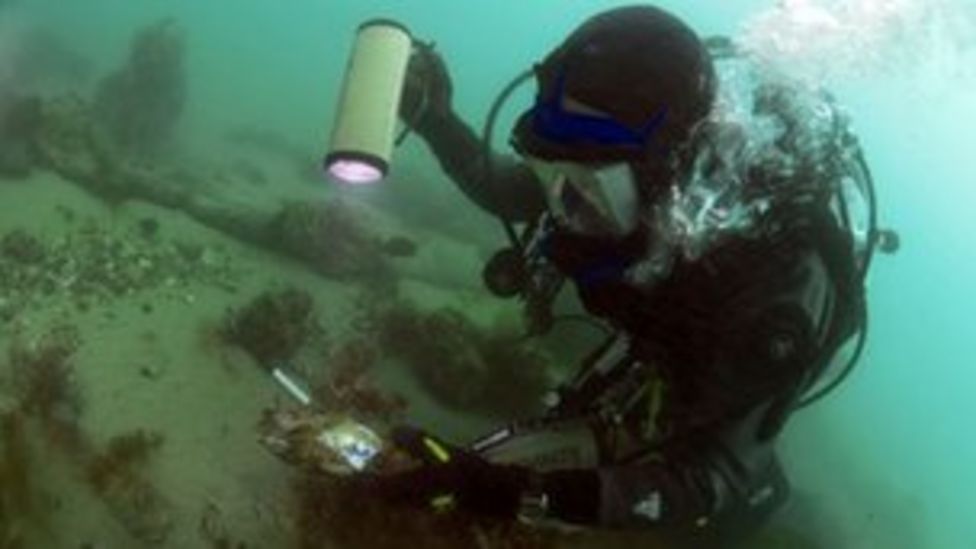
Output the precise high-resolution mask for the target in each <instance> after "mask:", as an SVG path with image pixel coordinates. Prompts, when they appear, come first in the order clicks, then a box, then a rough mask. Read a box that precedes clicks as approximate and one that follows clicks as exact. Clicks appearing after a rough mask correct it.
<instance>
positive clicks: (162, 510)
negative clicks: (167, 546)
mask: <svg viewBox="0 0 976 549" xmlns="http://www.w3.org/2000/svg"><path fill="white" fill-rule="evenodd" d="M162 444H163V438H162V436H161V435H159V434H158V433H155V432H150V431H145V430H142V429H138V430H135V431H132V432H129V433H125V434H122V435H117V436H115V437H113V438H111V439H110V440H109V441H108V443H107V444H106V446H105V448H104V449H103V450H102V451H100V452H94V453H92V454H91V455H90V457H89V458H88V462H87V465H86V466H85V472H86V476H87V478H88V482H89V484H90V485H91V486H92V488H93V490H94V491H95V494H96V495H98V497H99V498H101V500H102V501H103V502H104V503H105V504H106V506H107V507H108V509H109V512H110V513H111V514H112V516H113V517H115V519H116V520H118V521H119V523H120V524H121V525H122V526H123V527H124V528H125V529H126V530H127V531H128V532H129V534H131V535H132V536H133V537H135V538H136V539H139V540H141V541H144V542H148V543H161V542H162V541H164V540H165V539H166V538H167V536H168V535H169V532H170V530H172V527H173V517H174V508H173V505H172V504H171V503H170V502H169V500H167V499H165V498H164V497H163V496H162V494H161V493H160V492H159V491H158V490H157V489H156V487H155V486H153V484H152V483H151V482H149V480H148V479H147V478H146V476H145V474H144V468H145V466H146V465H147V464H148V462H149V459H150V457H151V456H152V455H153V454H154V453H155V452H156V451H157V450H158V449H159V447H160V446H162Z"/></svg>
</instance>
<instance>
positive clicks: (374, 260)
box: [268, 200, 395, 289]
mask: <svg viewBox="0 0 976 549" xmlns="http://www.w3.org/2000/svg"><path fill="white" fill-rule="evenodd" d="M357 214H358V212H357V210H355V209H354V208H353V206H351V205H349V204H348V203H346V202H344V201H341V200H330V201H324V202H293V203H289V204H285V205H284V207H282V209H281V210H280V211H279V212H278V214H277V215H276V216H275V218H274V220H272V222H271V227H270V231H269V235H268V236H269V237H270V239H271V240H272V241H273V242H275V243H277V244H278V245H280V246H283V247H284V248H285V249H284V250H283V251H285V252H286V253H288V254H289V255H292V256H294V257H298V258H300V259H302V260H304V261H305V262H306V263H308V264H309V265H310V266H312V268H314V269H315V270H317V271H318V272H319V273H321V274H323V275H325V276H329V277H332V278H338V279H342V280H349V281H353V282H361V283H363V284H366V285H368V286H369V287H371V288H374V289H388V288H390V287H391V286H392V285H393V284H394V282H395V278H394V273H393V269H392V268H391V266H390V263H389V260H388V257H387V255H388V254H387V252H386V251H385V250H384V248H383V244H384V243H383V241H382V240H381V239H380V238H378V235H377V234H375V233H374V232H373V231H371V230H370V229H369V228H368V226H367V224H366V222H365V221H364V220H363V219H361V218H360V217H358V216H357Z"/></svg>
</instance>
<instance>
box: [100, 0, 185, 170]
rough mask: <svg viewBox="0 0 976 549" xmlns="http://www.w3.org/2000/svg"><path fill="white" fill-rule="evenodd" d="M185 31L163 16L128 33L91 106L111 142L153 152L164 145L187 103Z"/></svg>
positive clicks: (124, 146) (130, 148)
mask: <svg viewBox="0 0 976 549" xmlns="http://www.w3.org/2000/svg"><path fill="white" fill-rule="evenodd" d="M185 49H186V48H185V33H184V31H183V29H182V27H181V26H180V24H179V22H177V21H176V20H175V19H164V20H162V21H159V22H156V23H154V24H152V25H149V26H147V27H145V28H144V29H142V30H141V31H139V32H138V33H137V34H136V36H135V37H134V38H133V40H132V43H131V45H130V49H129V58H128V60H127V62H126V64H125V65H124V66H123V67H122V68H121V69H119V70H118V71H116V72H115V73H113V74H111V75H109V76H108V77H106V78H105V79H104V80H102V82H101V84H100V85H99V88H98V91H97V93H96V96H95V101H94V110H95V114H96V118H97V119H98V121H99V123H100V124H101V125H102V126H104V127H105V128H106V130H107V132H108V134H109V135H110V136H111V138H112V140H113V142H114V143H115V145H116V146H118V147H120V148H122V149H124V150H125V151H126V152H128V153H137V154H144V153H154V152H158V151H159V149H160V148H161V147H162V146H165V145H166V144H168V142H169V140H170V139H171V138H172V136H173V132H174V129H175V127H176V125H177V123H178V122H179V119H180V115H181V114H182V112H183V108H184V103H185V102H186V75H185V71H184V57H185Z"/></svg>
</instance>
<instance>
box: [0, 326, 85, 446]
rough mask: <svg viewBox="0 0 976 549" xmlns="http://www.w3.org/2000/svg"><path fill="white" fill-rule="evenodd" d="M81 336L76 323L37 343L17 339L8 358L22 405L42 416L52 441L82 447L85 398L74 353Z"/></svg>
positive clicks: (54, 330)
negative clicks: (73, 357)
mask: <svg viewBox="0 0 976 549" xmlns="http://www.w3.org/2000/svg"><path fill="white" fill-rule="evenodd" d="M79 342H80V338H79V335H78V332H77V330H76V329H75V328H74V327H72V326H61V327H58V328H55V329H53V330H51V331H50V332H48V333H47V334H45V335H44V336H43V337H42V338H41V339H40V340H39V341H36V342H34V343H33V344H30V345H28V344H25V343H24V342H22V341H14V342H13V344H12V345H11V347H10V349H9V356H8V359H9V361H10V364H11V367H12V368H13V376H14V386H15V389H16V391H17V394H18V395H19V396H20V408H21V410H22V411H23V412H24V413H25V414H27V415H29V416H33V417H36V418H38V419H39V420H40V421H41V424H42V425H43V426H44V429H45V432H46V434H47V435H48V438H49V440H50V441H51V442H54V443H56V444H58V445H60V446H62V447H65V448H66V449H72V448H76V447H78V446H79V444H80V443H81V439H82V435H81V432H80V425H79V421H80V418H81V413H82V411H83V399H82V395H81V391H80V390H79V388H78V384H77V380H76V377H75V372H74V365H73V363H72V361H71V358H72V356H73V355H74V353H75V351H76V350H77V349H78V346H79Z"/></svg>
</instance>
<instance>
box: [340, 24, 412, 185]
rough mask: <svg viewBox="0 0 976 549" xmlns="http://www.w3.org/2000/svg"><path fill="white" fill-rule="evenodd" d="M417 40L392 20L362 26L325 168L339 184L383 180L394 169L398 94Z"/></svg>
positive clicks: (351, 57)
mask: <svg viewBox="0 0 976 549" xmlns="http://www.w3.org/2000/svg"><path fill="white" fill-rule="evenodd" d="M412 52H413V39H412V38H411V36H410V32H409V31H408V30H407V28H406V27H404V26H403V25H401V24H400V23H397V22H395V21H391V20H389V19H374V20H371V21H367V22H365V23H363V24H362V25H360V27H359V31H358V34H357V36H356V42H355V44H354V45H353V49H352V53H351V54H350V57H349V62H348V64H347V66H346V75H345V80H344V82H343V87H342V93H341V95H340V98H339V107H338V109H337V111H336V118H335V123H334V124H333V130H332V139H331V144H330V146H329V152H328V153H327V154H326V156H325V160H324V163H323V167H324V169H325V172H326V173H327V174H328V175H329V177H330V178H331V179H334V180H336V181H339V182H341V183H350V184H368V183H375V182H378V181H380V180H382V179H383V178H384V177H385V176H386V175H387V173H388V172H389V169H390V160H391V157H392V155H393V142H394V134H395V132H396V127H397V117H398V110H399V106H400V96H401V94H402V93H403V85H404V80H405V77H406V74H407V64H408V62H409V61H410V55H411V53H412Z"/></svg>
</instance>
